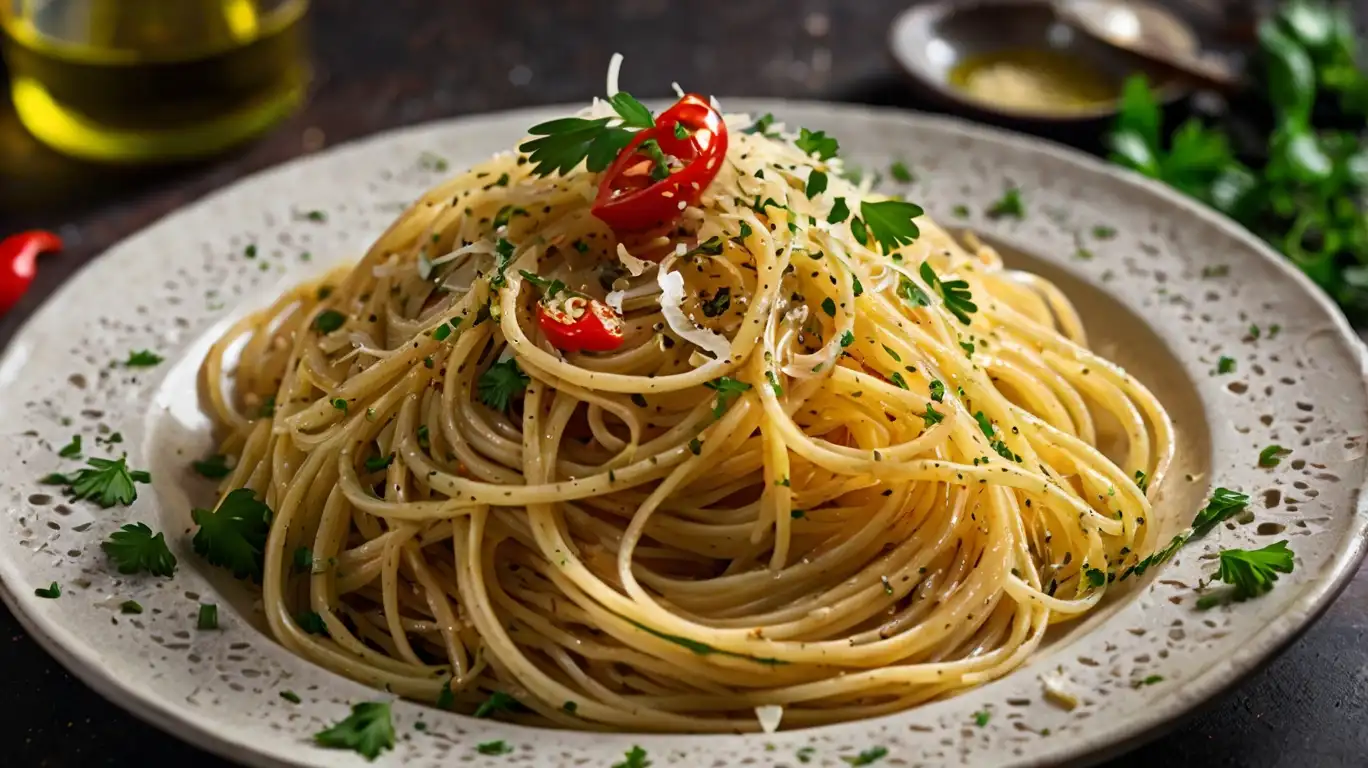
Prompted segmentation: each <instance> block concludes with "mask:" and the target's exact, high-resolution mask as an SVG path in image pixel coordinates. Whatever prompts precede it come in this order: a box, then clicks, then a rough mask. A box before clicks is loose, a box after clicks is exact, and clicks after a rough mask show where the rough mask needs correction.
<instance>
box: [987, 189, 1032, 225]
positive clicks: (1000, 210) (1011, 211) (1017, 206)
mask: <svg viewBox="0 0 1368 768" xmlns="http://www.w3.org/2000/svg"><path fill="white" fill-rule="evenodd" d="M1008 216H1010V217H1012V218H1014V219H1021V218H1025V216H1026V208H1025V206H1023V205H1022V204H1021V190H1020V189H1017V188H1016V187H1008V188H1007V191H1006V192H1003V193H1002V197H1001V198H999V199H998V201H997V202H995V203H993V204H992V205H991V206H989V207H988V218H990V219H1001V218H1005V217H1008Z"/></svg>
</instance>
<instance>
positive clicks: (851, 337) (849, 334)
mask: <svg viewBox="0 0 1368 768" xmlns="http://www.w3.org/2000/svg"><path fill="white" fill-rule="evenodd" d="M854 343H855V332H854V331H846V332H845V333H843V334H841V349H845V348H846V347H848V346H850V345H851V344H854Z"/></svg>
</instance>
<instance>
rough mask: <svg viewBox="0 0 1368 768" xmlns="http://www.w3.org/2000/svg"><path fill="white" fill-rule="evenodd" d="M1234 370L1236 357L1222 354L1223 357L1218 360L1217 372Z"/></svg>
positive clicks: (1231, 371)
mask: <svg viewBox="0 0 1368 768" xmlns="http://www.w3.org/2000/svg"><path fill="white" fill-rule="evenodd" d="M1234 371H1235V358H1233V357H1226V356H1225V355H1222V356H1221V359H1220V360H1217V361H1216V372H1217V373H1233V372H1234Z"/></svg>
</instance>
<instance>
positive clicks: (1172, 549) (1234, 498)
mask: <svg viewBox="0 0 1368 768" xmlns="http://www.w3.org/2000/svg"><path fill="white" fill-rule="evenodd" d="M1248 504H1249V497H1248V496H1246V495H1244V494H1243V493H1237V492H1235V491H1232V490H1230V489H1228V488H1217V489H1216V490H1214V491H1212V492H1211V498H1210V499H1209V500H1208V501H1207V505H1206V506H1205V507H1203V508H1202V510H1201V511H1200V512H1198V513H1197V516H1196V517H1195V518H1193V520H1192V525H1191V526H1190V527H1188V528H1187V529H1185V530H1183V531H1179V532H1178V533H1177V534H1176V535H1175V536H1174V537H1173V538H1172V539H1170V540H1169V543H1168V544H1166V545H1164V547H1163V548H1162V549H1159V550H1156V551H1155V552H1154V553H1152V554H1151V555H1150V556H1149V557H1146V558H1144V559H1143V560H1141V561H1140V562H1138V563H1136V564H1135V565H1132V566H1131V567H1129V568H1127V569H1126V570H1125V571H1123V572H1122V574H1121V578H1122V579H1127V578H1129V577H1130V576H1131V574H1135V575H1136V576H1143V575H1144V574H1145V571H1147V570H1149V569H1150V568H1151V567H1152V566H1155V565H1159V564H1160V563H1164V562H1167V561H1168V560H1169V559H1170V558H1172V557H1173V556H1174V555H1175V554H1177V552H1178V550H1179V549H1181V548H1182V547H1183V545H1184V544H1187V543H1188V542H1189V541H1192V540H1193V539H1200V538H1202V537H1203V536H1205V535H1207V534H1208V533H1210V532H1211V529H1212V528H1215V527H1216V526H1217V525H1218V524H1220V523H1222V522H1224V521H1226V520H1229V519H1230V518H1232V517H1234V516H1235V515H1237V514H1239V513H1240V512H1242V511H1244V508H1245V506H1246V505H1248Z"/></svg>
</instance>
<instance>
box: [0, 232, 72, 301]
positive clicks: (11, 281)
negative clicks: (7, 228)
mask: <svg viewBox="0 0 1368 768" xmlns="http://www.w3.org/2000/svg"><path fill="white" fill-rule="evenodd" d="M61 249H62V239H61V238H60V237H58V236H56V235H54V234H52V233H51V232H44V231H42V230H39V229H35V230H31V231H28V232H20V233H19V234H17V235H13V236H11V237H7V238H5V239H4V240H0V313H4V312H8V311H10V309H11V308H12V307H13V306H14V305H15V304H18V303H19V299H21V298H23V296H24V292H25V291H27V290H28V287H29V284H30V283H32V282H33V276H34V275H35V274H37V272H38V270H37V269H36V268H35V266H34V262H35V261H36V260H37V258H38V254H40V253H48V252H51V251H60V250H61Z"/></svg>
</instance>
